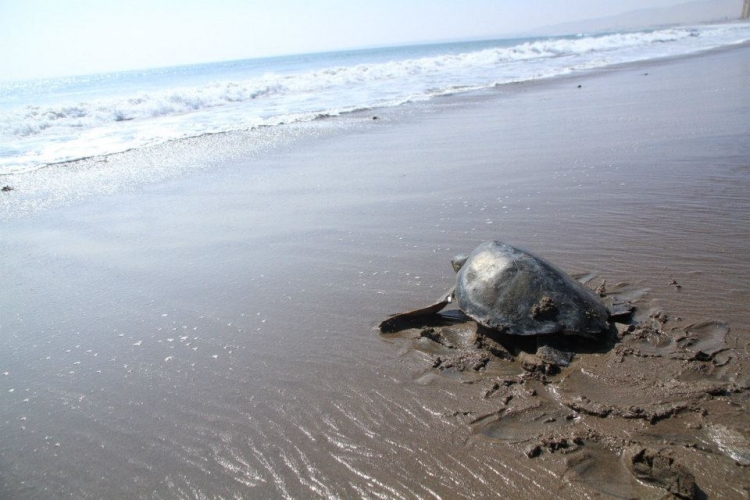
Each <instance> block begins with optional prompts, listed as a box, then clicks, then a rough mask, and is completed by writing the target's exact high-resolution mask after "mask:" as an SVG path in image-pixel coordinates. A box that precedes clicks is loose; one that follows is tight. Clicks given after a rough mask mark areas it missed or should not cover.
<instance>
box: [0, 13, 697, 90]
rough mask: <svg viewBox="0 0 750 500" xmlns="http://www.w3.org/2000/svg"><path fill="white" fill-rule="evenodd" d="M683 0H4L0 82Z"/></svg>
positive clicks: (451, 33)
mask: <svg viewBox="0 0 750 500" xmlns="http://www.w3.org/2000/svg"><path fill="white" fill-rule="evenodd" d="M683 2H684V0H307V1H305V0H265V1H259V0H245V1H241V0H119V1H115V0H0V80H8V79H16V78H31V77H43V76H58V75H70V74H85V73H93V72H100V71H113V70H122V69H136V68H145V67H153V66H170V65H177V64H187V63H195V62H208V61H220V60H231V59H243V58H248V57H259V56H267V55H279V54H289V53H301V52H317V51H324V50H335V49H341V48H356V47H367V46H377V45H392V44H401V43H409V42H422V41H437V40H451V39H464V38H469V39H470V38H488V37H492V36H497V35H502V34H504V33H513V32H516V33H517V32H520V31H523V30H527V29H530V28H533V27H538V26H544V25H549V24H557V23H562V22H568V21H574V20H579V19H588V18H595V17H602V16H608V15H613V14H618V13H622V12H626V11H629V10H634V9H640V8H646V7H660V6H667V5H674V4H679V3H683Z"/></svg>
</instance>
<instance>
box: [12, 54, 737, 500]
mask: <svg viewBox="0 0 750 500" xmlns="http://www.w3.org/2000/svg"><path fill="white" fill-rule="evenodd" d="M333 122H335V123H345V124H347V126H346V127H343V128H341V129H338V128H337V127H336V126H331V127H329V128H326V126H325V125H321V127H320V129H321V130H322V131H317V130H318V129H314V128H313V129H310V128H305V127H300V128H299V130H297V129H292V128H290V130H291V132H293V133H294V134H295V135H296V137H295V138H293V140H290V141H287V142H284V143H283V144H282V145H280V146H276V147H273V148H268V149H266V150H263V151H260V152H255V153H254V154H253V155H252V156H249V157H247V158H245V159H242V158H235V159H232V160H231V161H229V160H227V161H225V162H223V164H220V165H212V166H210V168H208V167H207V168H204V169H202V170H200V171H197V172H192V173H190V175H175V176H173V177H171V178H169V176H165V178H164V179H161V182H157V183H149V184H140V185H135V187H133V186H130V187H129V188H128V189H119V190H118V189H113V191H114V193H113V194H106V195H104V194H97V195H86V196H79V197H76V196H73V195H71V196H69V197H68V198H67V202H66V204H65V206H59V205H58V206H55V207H52V208H46V209H45V210H41V211H38V212H36V213H32V214H30V215H21V216H16V215H17V214H19V213H21V212H22V210H15V208H14V207H16V208H17V207H18V206H21V205H23V204H24V203H26V204H28V203H29V199H24V192H29V190H30V189H31V187H30V185H29V183H30V182H32V181H31V180H25V179H24V178H22V177H14V178H8V179H4V180H3V182H5V183H12V184H13V185H14V187H16V189H15V190H14V191H8V192H3V193H0V197H2V198H4V199H3V203H4V204H5V205H4V207H5V212H4V213H5V214H6V215H7V214H10V216H7V217H6V218H5V220H4V221H3V222H2V229H1V230H2V238H1V239H0V255H2V264H0V277H1V278H2V280H3V284H2V289H1V291H0V294H1V295H2V298H1V301H0V308H1V309H0V311H1V312H2V315H0V373H1V374H2V375H0V435H2V438H0V439H1V441H0V497H2V498H13V499H15V498H63V497H73V498H284V497H286V498H315V497H325V498H336V497H338V498H352V497H362V498H496V497H499V496H501V497H507V498H532V497H539V496H542V495H546V496H551V497H555V498H558V497H559V498H585V497H588V498H593V497H598V496H604V497H607V496H615V497H621V498H629V497H641V498H661V497H662V496H664V495H665V494H667V493H671V494H675V495H678V496H680V495H681V496H683V497H689V496H691V495H692V496H694V497H696V498H701V497H704V498H705V497H708V498H747V497H748V495H750V469H748V464H749V463H750V443H749V441H748V439H749V438H750V424H748V422H750V419H748V404H749V398H748V390H747V389H748V384H749V379H750V376H749V375H748V366H749V365H748V356H749V353H748V344H749V342H750V311H749V309H748V302H749V300H750V293H749V291H748V285H747V276H748V275H749V274H750V273H749V272H748V271H750V259H749V258H748V256H749V255H750V197H748V195H747V193H748V192H750V141H748V137H750V47H747V46H744V47H738V48H733V49H729V50H724V51H718V52H714V53H710V54H705V55H701V56H697V57H692V58H686V59H679V60H672V61H663V62H659V63H654V64H650V65H638V66H626V67H620V68H613V69H610V70H606V71H599V72H596V73H594V74H590V75H587V76H581V77H575V78H569V79H561V80H555V81H549V82H541V83H535V84H531V85H516V86H505V87H500V88H498V89H496V90H495V91H492V92H487V93H482V94H480V95H472V96H469V97H466V96H464V97H456V96H453V97H446V98H444V99H440V100H438V102H436V103H433V104H430V105H429V106H427V105H414V106H411V107H407V108H402V109H400V110H395V111H391V112H389V113H382V114H380V113H379V119H378V120H372V118H371V116H364V115H360V116H353V117H347V118H345V119H342V120H338V121H336V120H333ZM310 130H313V131H312V132H311V131H310ZM230 139H231V137H229V138H227V137H224V138H222V139H217V140H220V141H227V140H230ZM235 156H241V155H235ZM128 158H129V157H128V155H123V157H122V158H111V159H110V160H109V162H108V166H101V165H91V166H86V165H84V166H82V167H80V170H81V171H83V172H87V174H86V175H89V178H103V177H105V176H106V173H107V171H108V170H107V169H111V171H113V172H114V171H115V170H116V168H117V162H118V161H120V162H127V161H131V162H132V161H133V160H132V157H131V158H130V159H128ZM75 168H79V167H75ZM71 169H73V167H71ZM91 172H95V174H96V175H90V174H91ZM73 173H74V172H73ZM39 175H41V174H39ZM45 175H46V174H45ZM49 176H50V177H49V178H52V177H54V176H53V174H49ZM30 178H31V177H29V179H30ZM38 179H39V176H38V175H37V177H36V181H38ZM53 189H54V188H53ZM66 189H67V190H68V191H76V190H75V189H72V190H71V189H70V186H67V188H66ZM80 191H81V192H85V191H86V186H83V185H81V187H80ZM35 196H37V197H38V198H39V197H41V195H38V194H36V195H35ZM32 201H33V200H32ZM37 201H38V200H37ZM14 204H15V205H14ZM14 214H15V215H14ZM489 239H500V240H503V241H507V242H509V243H513V244H516V245H519V246H522V247H525V248H528V249H530V250H532V251H535V252H536V253H538V254H541V255H543V256H544V257H545V258H547V259H548V260H551V261H553V262H555V263H556V264H557V265H558V266H559V267H561V268H563V269H565V270H566V271H567V272H570V273H574V274H576V275H578V276H581V277H582V278H583V279H586V280H588V283H589V284H590V286H592V287H596V286H598V285H599V284H600V283H601V282H602V281H603V280H604V281H606V283H607V286H606V288H607V290H608V291H609V293H615V294H618V296H621V297H624V298H627V299H628V300H631V301H632V302H633V304H634V305H635V306H636V307H637V311H636V315H635V317H634V318H633V320H632V322H633V323H637V324H638V325H639V326H638V327H634V328H633V331H630V332H625V333H624V334H623V335H621V337H622V338H621V340H620V341H619V342H617V343H616V344H615V345H609V346H605V347H604V348H602V349H599V350H598V351H596V350H594V351H595V352H579V353H578V354H577V355H576V357H575V358H574V360H573V362H572V364H571V365H570V366H569V367H567V368H562V370H561V371H560V372H559V373H556V374H551V373H550V374H544V373H542V372H540V371H539V370H540V365H539V360H538V359H536V358H534V355H533V352H534V349H533V348H531V347H528V346H527V349H526V350H527V351H530V352H528V353H523V352H521V351H514V352H511V353H510V356H507V357H508V359H498V358H496V357H492V358H486V357H483V356H484V354H483V353H484V351H481V352H480V353H479V357H480V358H482V359H483V361H481V362H480V363H479V364H476V363H475V362H474V361H476V360H474V361H472V358H471V357H472V356H475V357H476V355H477V351H476V348H475V340H476V339H475V337H474V336H475V330H474V328H473V326H472V324H471V323H461V324H460V325H459V327H455V325H454V327H452V328H453V330H450V329H448V330H444V329H441V328H442V327H438V329H437V333H434V332H433V333H427V334H425V333H424V332H423V331H422V330H419V329H414V330H411V331H409V332H402V333H400V334H396V335H387V336H385V335H379V334H378V333H377V332H376V331H375V330H374V325H375V324H376V323H377V322H378V321H379V320H381V319H383V318H384V317H385V316H386V315H387V314H390V313H395V312H398V311H401V310H404V309H408V308H411V307H418V306H422V305H425V304H427V303H429V302H430V301H431V300H433V299H436V298H437V297H439V296H440V295H441V294H442V293H443V292H444V291H445V290H447V289H448V288H449V287H450V286H451V283H452V280H453V271H452V269H451V267H450V264H449V260H450V258H451V257H452V256H453V255H454V254H456V253H460V252H467V251H470V250H471V249H472V248H473V247H474V246H476V245H477V244H478V243H479V242H481V241H485V240H489ZM696 324H697V326H695V325H696ZM691 325H693V326H691ZM626 327H627V326H625V327H621V330H622V331H623V332H624V330H625V328H626ZM451 336H452V337H451ZM686 336H687V337H690V338H688V339H687V340H685V339H684V337H686ZM680 339H682V340H680ZM691 339H692V340H691ZM691 343H692V345H691ZM696 345H697V346H698V347H696ZM717 346H718V347H717ZM585 350H586V349H582V351H585ZM590 350H591V349H590ZM703 351H708V352H703ZM699 352H703V353H702V354H700V353H699ZM467 353H468V354H467ZM456 354H458V355H459V358H455V360H454V361H455V362H445V359H447V358H451V357H452V356H455V355H456ZM461 355H463V358H461V357H460V356H461ZM438 357H440V361H438V360H437V358H438ZM451 359H453V358H451ZM541 366H542V371H543V370H544V367H543V365H541ZM474 367H477V368H480V369H478V370H474V369H473V368H474ZM691 481H692V482H691Z"/></svg>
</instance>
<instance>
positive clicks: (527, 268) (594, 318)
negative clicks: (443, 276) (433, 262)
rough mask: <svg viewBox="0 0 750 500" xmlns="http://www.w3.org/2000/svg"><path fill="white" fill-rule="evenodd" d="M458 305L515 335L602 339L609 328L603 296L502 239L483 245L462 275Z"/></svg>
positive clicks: (483, 322) (458, 281)
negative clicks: (573, 336)
mask: <svg viewBox="0 0 750 500" xmlns="http://www.w3.org/2000/svg"><path fill="white" fill-rule="evenodd" d="M455 293H456V299H457V301H458V306H459V307H460V308H461V310H462V311H463V312H464V313H466V314H467V315H468V316H470V317H471V318H473V319H474V320H476V321H477V322H478V323H479V324H481V325H483V326H485V327H487V328H491V329H495V330H499V331H501V332H503V333H507V334H511V335H542V334H553V333H558V334H566V335H580V336H584V337H597V336H598V334H600V333H601V332H603V331H605V330H607V329H608V328H609V323H608V314H607V308H606V306H605V305H604V303H603V302H602V300H601V299H600V298H599V297H598V296H597V295H596V294H595V293H594V292H592V291H591V290H589V289H588V288H586V287H584V286H583V285H582V284H580V283H579V282H578V281H576V280H574V279H573V278H571V277H570V276H568V275H567V274H565V273H564V272H563V271H561V270H559V269H557V268H556V267H555V266H553V265H552V264H550V263H549V262H547V261H545V260H543V259H541V258H539V257H537V256H535V255H533V254H531V253H529V252H526V251H524V250H521V249H518V248H515V247H513V246H511V245H507V244H505V243H501V242H499V241H488V242H485V243H482V244H481V245H479V246H478V247H477V248H476V249H474V251H473V252H472V253H471V254H470V255H469V257H468V259H467V260H466V262H465V263H464V264H463V265H462V266H461V268H460V269H459V271H458V275H457V277H456V292H455Z"/></svg>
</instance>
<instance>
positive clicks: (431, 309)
mask: <svg viewBox="0 0 750 500" xmlns="http://www.w3.org/2000/svg"><path fill="white" fill-rule="evenodd" d="M453 291H454V288H451V289H450V290H448V291H447V292H446V293H445V294H444V295H443V296H442V297H440V298H439V299H438V300H437V301H436V302H435V303H434V304H431V305H429V306H427V307H422V308H420V309H414V310H412V311H406V312H402V313H398V314H394V315H393V316H390V317H388V319H386V320H384V321H382V322H381V323H380V324H379V325H378V330H380V332H381V333H393V332H397V331H399V330H403V329H404V328H408V327H409V326H413V324H414V322H415V320H417V319H419V318H424V317H425V316H432V315H435V314H437V313H439V312H440V311H442V310H443V309H444V308H445V306H447V305H448V304H450V303H451V302H452V301H453Z"/></svg>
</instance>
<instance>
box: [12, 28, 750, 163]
mask: <svg viewBox="0 0 750 500" xmlns="http://www.w3.org/2000/svg"><path fill="white" fill-rule="evenodd" d="M747 40H750V24H747V23H730V24H713V25H704V26H689V27H680V28H670V29H659V30H648V31H636V32H623V33H607V34H594V35H583V34H580V35H574V36H566V37H540V38H516V39H503V40H491V41H478V42H461V43H443V44H434V45H419V46H408V47H390V48H378V49H367V50H356V51H342V52H331V53H322V54H307V55H294V56H286V57H275V58H264V59H248V60H240V61H229V62H217V63H210V64H196V65H189V66H180V67H170V68H157V69H148V70H139V71H127V72H118V73H105V74H96V75H85V76H76V77H65V78H51V79H43V80H31V81H9V82H0V175H3V174H13V173H21V172H26V171H32V170H36V169H39V168H42V167H45V166H49V165H54V164H58V163H64V162H69V161H73V160H77V159H81V158H88V157H95V156H106V155H111V154H115V153H118V152H122V151H126V150H131V149H137V148H143V147H146V146H150V145H155V144H160V143H164V142H167V141H174V140H181V139H186V138H191V137H197V136H201V135H205V134H216V133H221V132H231V131H237V130H251V129H255V128H258V127H269V126H270V127H273V126H277V125H280V124H284V123H292V122H300V121H311V120H315V119H316V118H319V117H323V116H337V115H341V114H346V113H350V112H353V111H358V110H367V109H373V110H374V109H378V108H384V107H394V106H400V105H403V104H405V103H409V102H415V101H424V100H429V99H432V98H434V97H436V96H440V95H445V94H451V93H459V92H468V91H473V90H478V89H485V88H490V87H494V86H498V85H505V84H509V83H515V82H527V81H532V80H538V79H543V78H554V77H559V76H562V75H567V74H571V73H575V72H582V71H590V70H595V69H597V68H602V67H606V66H610V65H615V64H620V63H627V62H635V61H644V60H652V59H658V58H664V57H674V56H680V55H685V54H691V53H695V52H699V51H705V50H710V49H713V48H717V47H722V46H726V45H731V44H737V43H741V42H744V41H747Z"/></svg>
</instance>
